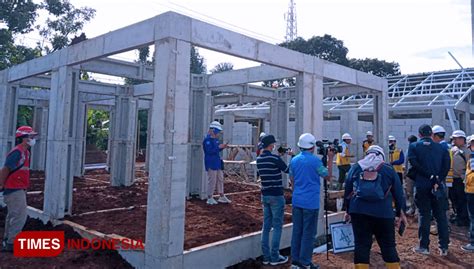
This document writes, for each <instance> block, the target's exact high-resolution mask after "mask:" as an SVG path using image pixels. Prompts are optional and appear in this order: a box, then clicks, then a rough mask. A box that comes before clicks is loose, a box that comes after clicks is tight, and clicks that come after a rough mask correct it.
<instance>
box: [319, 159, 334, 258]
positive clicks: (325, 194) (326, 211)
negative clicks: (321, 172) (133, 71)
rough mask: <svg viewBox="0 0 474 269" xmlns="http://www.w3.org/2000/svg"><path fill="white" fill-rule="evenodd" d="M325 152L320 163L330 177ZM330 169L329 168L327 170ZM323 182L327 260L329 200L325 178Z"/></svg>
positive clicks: (327, 253) (327, 251)
mask: <svg viewBox="0 0 474 269" xmlns="http://www.w3.org/2000/svg"><path fill="white" fill-rule="evenodd" d="M324 153H325V154H324V155H323V158H322V160H321V161H322V163H323V166H324V167H326V168H328V171H329V172H328V174H329V175H330V176H329V178H331V176H332V163H330V164H328V155H327V151H325V152H324ZM329 169H331V170H329ZM323 182H324V216H325V218H326V223H325V224H326V225H325V226H326V227H325V229H324V232H325V235H326V246H327V247H326V260H329V241H330V240H329V239H330V236H329V233H328V229H329V218H328V202H329V192H328V190H329V186H328V182H327V180H326V179H323Z"/></svg>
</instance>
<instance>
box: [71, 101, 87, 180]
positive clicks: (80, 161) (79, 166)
mask: <svg viewBox="0 0 474 269" xmlns="http://www.w3.org/2000/svg"><path fill="white" fill-rule="evenodd" d="M78 99H79V100H78V101H77V104H76V105H77V106H76V107H77V109H76V110H75V111H74V112H75V115H74V118H75V121H74V124H75V129H76V130H75V139H74V171H73V173H74V176H77V177H80V176H83V175H84V162H85V157H86V156H85V155H86V133H87V105H86V104H85V103H84V102H82V101H81V100H80V98H78Z"/></svg>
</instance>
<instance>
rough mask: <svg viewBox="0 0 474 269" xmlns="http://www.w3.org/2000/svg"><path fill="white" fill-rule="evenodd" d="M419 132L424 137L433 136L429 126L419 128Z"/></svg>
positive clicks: (424, 125) (423, 125)
mask: <svg viewBox="0 0 474 269" xmlns="http://www.w3.org/2000/svg"><path fill="white" fill-rule="evenodd" d="M418 132H419V133H420V135H422V136H431V135H432V134H433V130H432V129H431V126H429V125H428V124H422V125H421V126H420V128H418Z"/></svg>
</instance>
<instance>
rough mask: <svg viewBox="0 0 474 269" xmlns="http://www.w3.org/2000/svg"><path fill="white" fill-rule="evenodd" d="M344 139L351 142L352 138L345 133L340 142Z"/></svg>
mask: <svg viewBox="0 0 474 269" xmlns="http://www.w3.org/2000/svg"><path fill="white" fill-rule="evenodd" d="M345 139H350V140H352V137H351V135H350V134H348V133H345V134H343V135H342V140H345Z"/></svg>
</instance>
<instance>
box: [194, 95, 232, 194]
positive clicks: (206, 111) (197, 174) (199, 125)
mask: <svg viewBox="0 0 474 269" xmlns="http://www.w3.org/2000/svg"><path fill="white" fill-rule="evenodd" d="M191 94H192V97H191V111H190V121H191V123H190V124H191V128H190V129H191V134H190V136H191V175H193V176H192V177H188V183H187V188H188V190H187V194H188V195H199V197H200V198H201V199H206V198H207V173H206V170H205V169H204V152H203V150H202V141H203V139H204V136H206V133H207V131H208V129H209V123H210V122H211V121H212V120H211V119H212V103H213V100H212V99H213V97H212V95H211V93H210V92H209V90H207V89H206V88H204V87H200V88H194V87H193V88H191ZM224 132H225V130H224Z"/></svg>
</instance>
